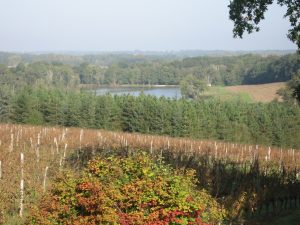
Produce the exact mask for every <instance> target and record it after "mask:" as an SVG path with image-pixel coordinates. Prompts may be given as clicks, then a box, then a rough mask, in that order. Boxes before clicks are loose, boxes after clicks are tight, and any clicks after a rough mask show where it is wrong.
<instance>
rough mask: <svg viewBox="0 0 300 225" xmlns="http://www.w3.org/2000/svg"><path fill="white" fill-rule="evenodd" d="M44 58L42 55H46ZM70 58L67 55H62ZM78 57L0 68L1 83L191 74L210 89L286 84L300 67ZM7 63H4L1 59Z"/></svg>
mask: <svg viewBox="0 0 300 225" xmlns="http://www.w3.org/2000/svg"><path fill="white" fill-rule="evenodd" d="M44 57H46V56H44ZM66 57H67V58H70V57H71V56H66ZM106 57H107V58H105V57H104V56H103V60H104V59H106V60H108V61H109V60H111V62H110V63H107V62H104V61H100V62H98V61H97V57H96V56H94V57H93V56H90V58H82V60H79V61H77V63H75V64H71V63H62V62H66V61H64V60H62V61H49V60H46V59H44V58H43V57H41V61H39V62H31V63H19V64H17V65H15V66H12V67H8V65H7V64H1V65H0V84H3V83H6V84H10V85H14V86H15V87H16V88H17V87H23V86H25V85H36V84H45V85H47V86H49V85H50V86H63V87H78V86H80V85H86V84H94V85H122V84H129V85H135V84H139V85H155V84H169V85H178V84H180V82H181V81H182V80H184V79H185V78H186V77H187V76H193V77H195V78H196V79H198V80H201V81H203V82H209V83H212V84H213V85H239V84H259V83H271V82H281V81H288V80H290V79H292V77H293V75H294V74H296V72H297V70H299V69H300V56H299V55H297V54H290V55H284V56H278V55H277V56H276V55H273V56H261V55H251V54H248V55H240V56H221V57H213V56H202V57H192V58H184V59H176V58H171V59H170V58H162V59H160V58H155V57H150V56H149V57H145V58H133V57H132V56H131V57H129V58H126V57H125V56H124V58H121V59H120V58H116V59H115V58H112V59H111V58H110V57H109V56H106ZM2 61H3V62H5V60H2Z"/></svg>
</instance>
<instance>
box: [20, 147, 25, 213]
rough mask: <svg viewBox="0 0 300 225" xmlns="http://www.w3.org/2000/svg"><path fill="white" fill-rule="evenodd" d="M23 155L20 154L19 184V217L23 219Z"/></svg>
mask: <svg viewBox="0 0 300 225" xmlns="http://www.w3.org/2000/svg"><path fill="white" fill-rule="evenodd" d="M23 170H24V154H23V153H21V182H20V195H21V196H20V211H19V215H20V217H23V207H24V206H23V202H24V171H23Z"/></svg>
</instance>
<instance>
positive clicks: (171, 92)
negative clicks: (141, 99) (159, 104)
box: [95, 86, 181, 99]
mask: <svg viewBox="0 0 300 225" xmlns="http://www.w3.org/2000/svg"><path fill="white" fill-rule="evenodd" d="M95 92H96V95H105V94H108V93H110V94H112V95H132V96H139V95H140V94H141V93H142V92H143V93H144V94H145V95H152V96H156V97H158V98H159V97H166V98H176V99H178V98H181V93H180V88H179V87H178V86H151V87H124V86H122V87H101V88H98V89H96V90H95Z"/></svg>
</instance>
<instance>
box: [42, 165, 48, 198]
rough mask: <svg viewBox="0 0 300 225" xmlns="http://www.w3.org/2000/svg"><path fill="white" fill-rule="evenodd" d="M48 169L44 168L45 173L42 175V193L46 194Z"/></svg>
mask: <svg viewBox="0 0 300 225" xmlns="http://www.w3.org/2000/svg"><path fill="white" fill-rule="evenodd" d="M48 169H49V167H48V166H46V168H45V173H44V182H43V191H44V193H45V192H46V179H47V173H48Z"/></svg>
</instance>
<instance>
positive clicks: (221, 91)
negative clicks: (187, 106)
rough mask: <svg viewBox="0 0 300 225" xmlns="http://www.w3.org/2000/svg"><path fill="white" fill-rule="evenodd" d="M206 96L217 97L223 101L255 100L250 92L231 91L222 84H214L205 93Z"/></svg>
mask: <svg viewBox="0 0 300 225" xmlns="http://www.w3.org/2000/svg"><path fill="white" fill-rule="evenodd" d="M203 97H204V98H215V99H220V100H223V101H230V100H232V101H243V102H249V103H250V102H253V100H252V98H251V97H250V95H249V94H248V93H244V92H236V93H235V92H231V91H229V90H227V89H226V87H222V86H212V87H209V89H208V90H207V91H206V92H204V93H203Z"/></svg>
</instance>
